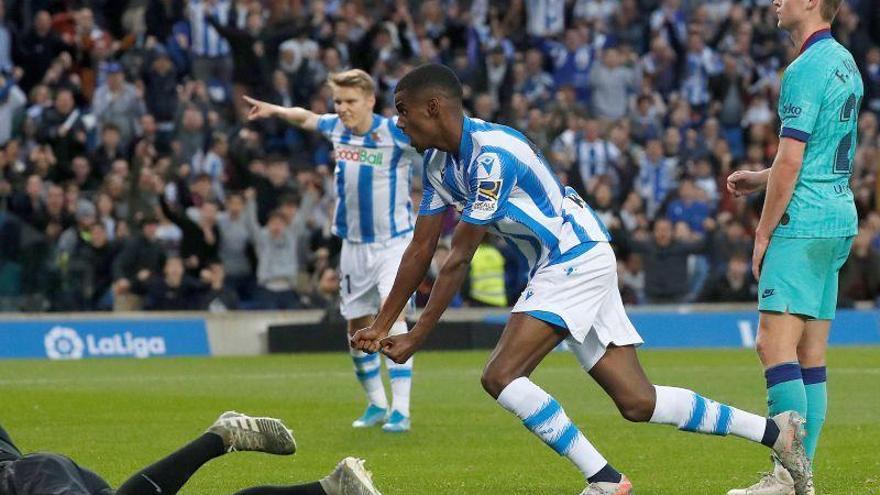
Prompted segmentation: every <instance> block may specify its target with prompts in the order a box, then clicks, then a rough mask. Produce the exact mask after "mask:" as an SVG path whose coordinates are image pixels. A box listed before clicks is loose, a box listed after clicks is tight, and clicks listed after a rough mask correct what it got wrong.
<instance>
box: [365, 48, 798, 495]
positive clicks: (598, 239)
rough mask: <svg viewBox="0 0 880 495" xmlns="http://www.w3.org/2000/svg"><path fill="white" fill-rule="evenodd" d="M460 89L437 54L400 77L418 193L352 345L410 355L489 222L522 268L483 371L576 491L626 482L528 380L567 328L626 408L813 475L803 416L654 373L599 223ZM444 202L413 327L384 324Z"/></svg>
mask: <svg viewBox="0 0 880 495" xmlns="http://www.w3.org/2000/svg"><path fill="white" fill-rule="evenodd" d="M461 100H462V89H461V83H460V82H459V81H458V79H457V78H456V76H455V74H454V73H453V72H452V71H451V70H450V69H448V68H446V67H444V66H442V65H435V64H432V65H424V66H421V67H419V68H417V69H415V70H414V71H412V72H410V73H409V74H407V75H406V76H404V77H403V79H401V81H400V82H399V83H398V85H397V88H396V90H395V105H396V106H397V110H398V113H399V120H398V123H397V125H398V126H400V128H401V129H403V131H404V132H405V133H406V134H407V135H408V136H409V138H410V140H411V142H412V145H413V146H414V147H415V148H416V149H417V150H419V151H423V150H428V151H425V153H426V154H425V180H424V197H423V200H422V205H421V209H420V211H419V217H418V219H417V220H416V227H415V233H414V234H413V240H412V242H411V243H410V245H409V247H407V249H406V254H405V255H404V257H403V261H402V262H401V264H400V270H399V271H398V273H397V279H396V280H395V282H394V288H393V289H392V290H391V294H390V295H389V296H388V299H387V301H386V302H385V305H384V306H383V307H382V310H381V311H380V312H379V316H378V317H377V318H376V320H375V321H374V323H373V325H372V326H371V327H370V328H365V329H363V330H359V331H358V332H357V333H356V334H355V335H354V338H353V339H352V345H354V346H356V347H357V348H359V349H362V350H365V351H368V352H377V351H380V350H381V351H382V352H383V353H384V354H385V355H386V356H388V357H390V358H391V359H392V360H394V361H395V362H405V361H407V360H408V359H410V357H411V356H412V355H413V353H415V351H416V350H417V349H418V348H419V347H420V346H421V345H422V343H423V342H424V341H425V339H426V338H427V336H428V334H429V333H430V332H431V330H432V329H433V328H434V326H435V325H436V323H437V321H438V320H439V318H440V316H441V315H442V314H443V312H444V311H445V310H446V308H447V306H448V305H449V302H450V300H451V299H452V297H453V296H454V295H455V293H456V291H457V290H458V288H459V286H460V285H461V283H462V282H463V280H464V278H465V277H466V276H467V273H468V263H469V261H470V259H471V258H472V257H473V254H474V252H475V250H476V249H477V247H478V246H479V244H480V242H481V241H482V239H483V238H484V236H485V235H486V233H487V232H491V233H492V234H494V235H496V236H498V237H500V238H501V239H502V240H503V241H504V242H506V243H507V244H508V245H509V246H510V247H511V248H512V250H513V251H514V252H516V253H519V256H522V257H523V258H524V261H525V262H526V263H527V264H528V266H529V267H530V280H529V283H528V285H527V287H526V289H525V291H524V292H523V294H522V295H521V296H520V298H519V300H518V301H517V302H516V304H515V305H514V307H513V311H512V314H511V317H510V320H509V321H508V323H507V326H506V327H505V329H504V332H503V334H502V335H501V339H500V340H499V342H498V344H497V346H496V347H495V350H494V351H493V352H492V356H491V357H490V358H489V363H488V364H487V365H486V368H485V369H484V371H483V377H482V383H483V387H484V388H485V389H486V391H487V392H488V393H489V394H490V395H492V397H494V398H495V399H496V400H497V401H498V404H499V405H501V406H502V407H503V408H505V409H507V410H508V411H510V412H511V413H513V414H514V415H516V416H517V417H518V418H520V419H521V420H522V422H523V424H524V425H525V427H526V428H528V429H529V430H531V431H532V432H533V433H534V434H535V435H537V436H538V437H539V438H541V440H543V441H544V442H545V443H546V444H547V445H548V446H549V447H550V448H552V449H553V450H555V451H556V452H557V453H559V454H560V455H563V456H565V457H567V458H568V459H569V460H570V461H571V462H572V463H573V464H574V465H575V466H576V467H577V468H578V469H579V470H580V471H581V472H582V473H583V475H584V477H585V478H586V479H587V482H588V483H589V485H588V486H587V488H585V489H584V491H583V492H582V495H627V494H630V493H632V484H631V483H630V481H629V480H628V479H627V478H626V477H625V476H623V475H622V474H620V472H618V471H617V470H616V469H614V468H613V467H612V466H611V465H610V464H609V463H608V461H606V460H605V458H604V457H603V456H602V454H600V453H599V451H598V450H596V448H595V447H593V445H592V444H590V442H589V441H588V440H587V438H586V437H585V436H584V435H583V434H582V433H581V432H580V431H579V430H578V428H577V426H575V425H574V423H573V422H572V421H571V420H570V419H569V418H568V416H567V415H566V413H565V411H564V410H563V409H562V407H561V406H560V405H559V403H557V402H556V400H555V399H554V398H553V397H552V396H550V394H548V393H547V392H545V391H544V390H543V389H542V388H541V387H539V386H538V385H536V384H535V383H534V382H532V381H531V380H530V379H529V375H531V373H532V371H533V370H534V369H535V367H537V366H538V364H539V363H540V362H541V360H543V359H544V356H546V355H547V353H549V352H550V351H551V350H552V349H554V348H555V347H556V346H557V345H558V344H559V343H560V342H561V341H563V340H566V339H567V341H568V344H569V346H570V347H571V348H572V350H573V351H574V353H575V355H576V356H577V358H578V360H579V361H580V363H581V365H582V366H583V368H584V370H586V371H587V372H588V373H589V374H590V375H591V376H592V377H593V378H594V379H595V380H596V381H597V382H598V383H599V384H600V385H601V386H602V388H603V389H605V391H606V392H608V394H609V395H610V396H611V398H612V399H613V400H614V402H615V404H616V405H617V407H618V408H619V409H620V411H621V413H622V414H623V416H624V417H625V418H626V419H628V420H630V421H642V422H644V421H650V422H652V423H662V424H670V425H674V426H676V427H678V428H679V429H681V430H685V431H695V432H702V433H710V434H715V435H728V434H732V435H736V436H740V437H743V438H747V439H749V440H752V441H754V442H760V443H762V444H764V445H766V446H768V447H771V448H772V449H773V450H774V452H776V453H777V455H778V456H779V457H780V458H781V459H783V462H784V463H785V465H786V467H787V468H788V469H789V470H790V471H791V472H792V473H795V475H796V476H802V475H803V476H805V475H807V474H808V473H809V470H808V469H805V468H806V467H807V466H808V461H807V458H806V454H805V452H804V448H803V443H802V442H801V438H800V433H801V422H802V420H801V419H800V418H799V417H798V416H797V414H796V413H789V412H786V413H782V414H780V415H778V416H776V417H774V418H771V419H767V418H763V417H760V416H756V415H754V414H751V413H747V412H745V411H741V410H739V409H736V408H733V407H730V406H727V405H724V404H719V403H717V402H715V401H712V400H708V399H706V398H704V397H702V396H700V395H699V394H696V393H694V392H692V391H690V390H686V389H683V388H676V387H666V386H659V385H653V384H651V382H650V381H648V378H647V377H646V376H645V373H644V371H643V370H642V367H641V365H640V364H639V360H638V358H637V357H636V351H635V346H637V345H639V344H641V343H642V339H641V337H640V336H639V334H638V333H637V332H636V330H635V328H633V325H632V323H630V321H629V318H628V317H627V315H626V312H625V311H624V308H623V301H622V300H621V297H620V292H618V289H617V262H616V261H615V257H614V252H613V251H612V249H611V247H610V246H609V240H610V239H609V234H608V231H607V230H606V228H605V226H604V225H603V224H602V222H601V221H600V220H599V219H598V217H597V216H596V215H595V213H594V212H593V210H592V209H591V208H590V207H589V206H588V205H587V204H586V203H584V201H583V200H582V199H581V198H580V197H578V195H577V193H575V192H574V190H572V189H571V188H566V187H563V186H562V185H561V184H560V183H559V181H558V180H557V179H556V176H555V175H554V174H553V172H552V171H551V170H550V167H549V166H548V165H547V163H546V161H545V160H544V158H543V157H542V156H541V153H540V152H539V151H537V150H536V148H535V147H534V146H533V145H532V144H531V143H530V142H529V141H528V139H526V138H525V137H524V136H523V135H522V134H520V133H519V132H517V131H515V130H514V129H511V128H509V127H505V126H502V125H498V124H492V123H488V122H484V121H481V120H477V119H471V118H467V117H465V116H464V112H463V109H462V101H461ZM448 206H452V207H454V208H456V209H457V210H458V211H459V212H460V213H461V221H460V222H459V223H458V225H457V226H456V229H455V232H454V234H453V238H452V249H451V252H450V253H449V255H448V258H447V259H446V262H445V263H444V265H443V267H442V268H441V270H440V273H439V276H438V278H437V280H436V282H435V283H434V288H433V290H432V292H431V296H430V299H429V300H428V304H427V307H426V308H425V310H424V312H423V313H422V315H421V317H420V318H419V321H418V322H417V323H416V325H415V326H414V327H413V328H412V330H411V331H410V332H409V333H407V334H404V335H396V336H393V335H390V333H389V330H390V328H391V326H392V325H393V323H394V321H395V319H396V318H397V314H398V313H399V312H400V311H401V310H402V309H403V308H404V306H405V305H406V302H407V300H408V299H409V297H410V295H411V294H412V293H413V291H414V290H415V289H416V287H417V286H418V284H419V283H420V282H421V280H422V278H423V277H424V275H425V273H426V271H427V269H428V266H429V265H430V263H431V258H432V255H433V253H434V249H435V248H436V246H437V242H438V238H439V236H440V232H441V224H442V218H443V216H442V215H440V213H441V212H443V211H445V210H446V209H447V207H448ZM671 491H672V492H673V493H683V492H686V491H688V490H687V489H686V488H679V487H676V489H673V490H671ZM800 493H805V492H803V491H802V492H799V494H800Z"/></svg>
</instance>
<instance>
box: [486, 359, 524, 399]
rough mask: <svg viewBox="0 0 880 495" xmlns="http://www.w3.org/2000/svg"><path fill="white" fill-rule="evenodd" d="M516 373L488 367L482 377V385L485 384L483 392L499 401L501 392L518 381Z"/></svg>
mask: <svg viewBox="0 0 880 495" xmlns="http://www.w3.org/2000/svg"><path fill="white" fill-rule="evenodd" d="M516 378H517V377H516V376H514V373H509V372H507V371H505V370H502V369H499V368H494V367H488V368H486V369H485V370H483V376H481V377H480V383H482V384H483V390H485V391H486V393H488V394H489V395H491V396H492V397H493V398H495V399H497V398H498V396H499V395H501V392H502V391H503V390H504V389H505V388H507V386H508V385H510V382H512V381H514V380H516Z"/></svg>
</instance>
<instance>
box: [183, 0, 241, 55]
mask: <svg viewBox="0 0 880 495" xmlns="http://www.w3.org/2000/svg"><path fill="white" fill-rule="evenodd" d="M230 4H231V1H230V0H218V1H217V3H216V4H215V5H214V6H213V7H211V6H210V5H208V4H207V2H205V1H204V0H190V1H189V4H188V5H187V17H188V19H189V27H190V50H192V53H193V54H194V55H197V56H200V57H211V58H214V57H222V56H226V55H229V52H230V48H229V43H228V42H227V41H226V40H225V39H224V38H223V37H222V36H220V33H218V32H217V30H216V29H214V28H213V27H211V25H210V24H208V21H206V20H205V17H206V16H207V15H208V14H210V15H213V16H214V17H216V18H217V21H218V22H219V23H220V24H223V25H226V23H228V22H229V7H230Z"/></svg>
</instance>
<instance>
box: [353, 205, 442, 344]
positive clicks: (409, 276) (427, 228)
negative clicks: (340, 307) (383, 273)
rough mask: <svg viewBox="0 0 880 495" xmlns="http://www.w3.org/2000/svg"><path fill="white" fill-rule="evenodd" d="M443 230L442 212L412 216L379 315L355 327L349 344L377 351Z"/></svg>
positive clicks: (421, 275) (425, 269) (420, 277)
mask: <svg viewBox="0 0 880 495" xmlns="http://www.w3.org/2000/svg"><path fill="white" fill-rule="evenodd" d="M442 229H443V215H419V217H418V218H417V219H416V226H415V231H414V232H413V239H412V241H410V243H409V246H407V248H406V251H404V253H403V259H402V260H401V262H400V267H399V268H398V269H397V277H395V279H394V286H393V287H392V288H391V292H390V293H389V294H388V298H387V299H386V300H385V303H384V304H383V305H382V309H381V310H380V311H379V315H378V316H377V317H376V320H375V321H374V322H373V325H372V326H370V328H365V329H363V330H359V331H358V332H357V333H355V334H354V335H353V336H352V338H351V345H352V346H353V347H355V348H357V349H360V350H362V351H366V352H376V351H378V350H379V341H380V340H382V339H383V338H384V337H385V336H386V335H388V331H389V330H390V329H391V325H393V324H394V322H395V321H397V317H398V315H400V312H401V311H403V309H404V308H405V307H406V304H407V301H409V298H410V296H412V294H413V292H415V291H416V289H417V288H418V286H419V284H420V283H422V280H424V278H425V274H426V273H427V272H428V267H430V266H431V259H432V258H433V257H434V251H435V250H436V249H437V241H438V240H439V239H440V233H441V231H442Z"/></svg>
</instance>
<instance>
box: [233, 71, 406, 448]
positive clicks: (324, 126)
mask: <svg viewBox="0 0 880 495" xmlns="http://www.w3.org/2000/svg"><path fill="white" fill-rule="evenodd" d="M330 85H331V87H332V89H333V100H334V104H335V110H336V113H332V114H325V115H317V114H315V113H313V112H310V111H308V110H306V109H304V108H300V107H293V108H283V107H280V106H277V105H270V104H268V103H264V102H260V101H257V100H254V99H252V98H248V97H245V99H246V101H247V102H248V103H250V104H251V105H252V106H253V107H252V108H251V111H250V114H249V118H250V119H251V120H254V119H260V118H269V117H279V118H281V119H284V120H286V121H287V122H289V123H291V124H293V125H295V126H298V127H300V128H302V129H306V130H310V131H314V130H317V131H319V132H320V133H321V134H322V135H323V136H324V137H325V138H327V139H328V140H330V141H331V142H332V143H333V152H334V154H335V159H336V172H335V174H336V213H335V216H334V220H333V233H334V234H335V235H337V236H339V237H341V238H342V240H343V242H342V254H341V258H340V275H341V279H342V284H341V290H340V292H341V300H342V304H341V310H342V316H344V317H345V319H346V320H348V330H349V334H350V335H351V334H353V333H354V331H355V330H357V329H359V328H363V327H366V326H369V325H370V323H371V322H372V321H373V318H374V316H375V315H376V313H377V312H378V311H379V307H380V305H381V304H382V302H383V301H384V300H385V298H386V297H387V296H388V293H389V292H390V291H391V286H392V284H393V283H394V275H395V274H396V273H397V267H398V266H399V264H400V259H401V257H402V256H403V251H404V249H406V246H407V244H408V242H409V239H410V238H411V236H412V230H413V220H412V205H411V201H410V182H411V170H412V169H411V166H412V165H413V164H414V163H418V161H420V160H421V156H419V154H418V153H416V152H415V150H413V148H412V147H411V146H410V145H409V139H408V138H407V137H406V135H404V134H403V132H401V131H400V129H398V128H397V126H396V125H395V120H394V119H388V118H385V117H382V116H380V115H376V114H374V113H373V106H374V105H375V103H376V97H375V86H374V83H373V80H372V78H371V77H370V75H369V74H367V73H366V72H364V71H362V70H359V69H354V70H349V71H345V72H340V73H338V74H335V75H333V76H331V77H330ZM402 309H403V308H401V310H402ZM401 310H398V314H397V316H395V320H396V321H395V323H394V324H393V329H392V333H394V334H402V333H406V331H407V328H406V322H405V321H404V314H403V313H402V311H401ZM351 357H352V360H353V361H354V368H355V374H356V375H357V378H358V380H359V381H360V383H361V386H363V389H364V392H365V393H366V395H367V399H368V401H369V403H368V405H367V408H366V410H365V411H364V413H363V414H362V415H361V417H359V418H358V419H356V420H355V421H354V423H352V426H354V427H355V428H366V427H371V426H374V425H377V424H379V423H382V422H384V425H383V426H382V429H383V430H384V431H386V432H391V433H399V432H405V431H408V430H409V429H410V425H411V423H410V407H409V406H410V400H409V399H410V390H411V385H412V370H413V362H412V360H407V361H406V362H404V363H395V362H393V361H391V360H388V361H387V366H388V375H389V378H390V381H391V393H392V403H391V407H390V408H389V404H388V399H387V398H386V395H385V385H384V384H383V382H382V375H381V371H382V365H381V360H380V358H379V355H377V354H366V353H363V352H361V351H358V350H356V349H351Z"/></svg>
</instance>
